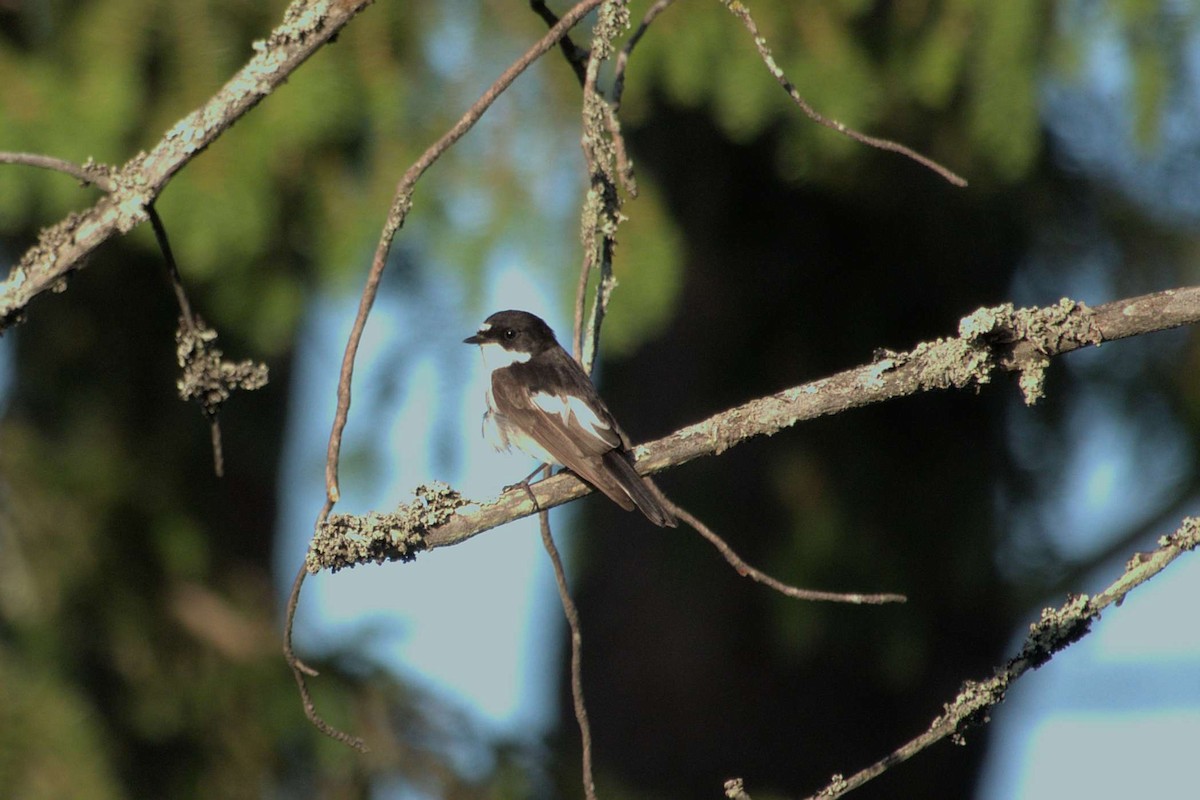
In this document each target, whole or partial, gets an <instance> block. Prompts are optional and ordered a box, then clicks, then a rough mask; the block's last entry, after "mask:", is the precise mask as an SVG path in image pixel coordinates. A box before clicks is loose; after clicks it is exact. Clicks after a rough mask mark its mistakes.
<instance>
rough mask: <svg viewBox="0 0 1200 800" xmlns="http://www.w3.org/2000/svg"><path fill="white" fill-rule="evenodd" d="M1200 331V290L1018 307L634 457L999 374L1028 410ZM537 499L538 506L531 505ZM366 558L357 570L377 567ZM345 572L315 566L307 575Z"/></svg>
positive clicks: (717, 445)
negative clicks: (1092, 371) (1057, 381)
mask: <svg viewBox="0 0 1200 800" xmlns="http://www.w3.org/2000/svg"><path fill="white" fill-rule="evenodd" d="M1196 322H1200V286H1192V287H1185V288H1180V289H1170V290H1167V291H1163V292H1157V293H1154V294H1148V295H1143V296H1141V297H1135V298H1131V299H1128V300H1119V301H1116V302H1113V303H1106V304H1104V305H1102V306H1097V307H1095V308H1091V307H1089V306H1086V305H1084V304H1083V303H1079V302H1076V301H1073V300H1067V299H1064V300H1061V301H1059V302H1058V303H1056V304H1054V305H1051V306H1046V307H1042V308H1023V309H1015V308H1013V306H1012V305H1011V304H1005V305H1001V306H996V307H993V308H982V309H979V310H977V311H975V312H974V313H972V314H970V315H969V316H967V317H965V318H964V319H963V320H962V321H961V323H960V325H959V335H958V336H955V337H952V338H945V339H938V340H937V341H934V342H924V343H921V344H919V345H917V346H916V347H915V348H913V349H912V350H910V351H908V352H904V353H898V352H890V351H881V352H879V353H877V355H876V359H875V360H874V361H872V362H871V363H869V364H864V365H863V366H860V367H855V368H854V369H849V370H846V371H844V372H840V373H838V374H836V375H832V376H830V377H828V378H823V379H821V380H817V381H813V382H811V383H805V384H801V385H799V386H794V387H792V388H790V389H785V390H783V391H781V392H777V393H776V394H773V395H769V396H767V397H761V398H758V399H755V400H751V401H749V402H747V403H743V404H742V405H740V406H736V407H734V408H731V409H728V410H726V411H722V412H721V413H719V414H715V415H713V416H712V417H709V418H708V419H706V420H703V421H701V422H697V423H696V424H694V425H689V426H687V427H685V428H682V429H680V430H678V431H676V432H675V433H672V434H671V435H669V436H666V437H663V438H662V439H658V440H656V441H653V442H648V443H646V444H643V445H640V446H638V447H636V448H634V453H635V456H636V458H637V467H638V471H639V472H642V473H644V474H653V473H656V472H661V471H662V470H665V469H668V468H670V467H674V466H678V465H680V464H684V463H686V462H688V461H691V460H692V459H694V458H700V457H701V456H711V455H719V454H720V453H723V452H725V451H726V450H728V449H729V448H731V447H734V446H736V445H738V444H740V443H741V442H744V441H746V440H747V439H751V438H753V437H756V436H770V435H773V434H775V433H778V432H779V431H781V430H783V429H784V428H788V427H791V426H792V425H795V424H796V423H797V422H801V421H803V420H809V419H815V418H817V417H822V416H827V415H830V414H836V413H839V412H842V411H846V410H848V409H852V408H859V407H862V406H867V405H872V404H874V403H880V402H883V401H885V400H890V399H893V398H896V397H903V396H906V395H911V394H916V393H918V392H923V391H929V390H932V389H948V388H960V389H961V388H967V387H975V388H978V387H981V386H983V385H985V384H988V383H990V382H991V381H992V377H993V376H994V375H995V374H996V373H998V372H1016V373H1018V375H1019V376H1020V378H1019V383H1020V386H1021V389H1022V391H1023V393H1024V395H1025V398H1026V401H1027V402H1030V403H1032V402H1035V401H1036V400H1037V398H1038V397H1040V396H1041V393H1042V391H1043V388H1042V384H1043V381H1044V377H1045V368H1046V364H1047V363H1048V360H1049V359H1050V358H1053V357H1054V356H1057V355H1061V354H1063V353H1069V352H1071V351H1073V350H1078V349H1079V348H1081V347H1085V346H1099V345H1100V344H1101V343H1103V342H1109V341H1112V340H1114V339H1122V338H1125V337H1129V336H1136V335H1140V334H1144V333H1150V332H1152V331H1161V330H1167V329H1169V328H1176V327H1179V326H1181V325H1188V324H1194V323H1196ZM589 492H591V487H589V486H588V485H587V484H585V483H584V482H583V481H581V480H579V479H578V478H576V477H575V476H574V475H572V474H570V473H560V474H558V475H555V476H554V477H552V478H549V479H547V480H543V481H539V482H537V483H535V484H533V485H532V486H530V487H529V491H528V492H527V491H525V490H524V489H523V488H522V489H519V490H512V491H509V492H506V493H505V494H503V495H501V496H500V497H499V498H497V499H495V500H493V501H490V502H487V503H482V504H480V503H464V502H461V498H457V500H456V501H455V502H456V506H455V507H454V508H453V509H451V510H452V513H451V514H450V515H449V516H448V517H447V519H446V521H445V522H444V523H441V524H439V525H437V526H434V527H430V528H426V529H424V530H423V531H420V532H419V533H415V534H414V535H416V536H418V538H419V542H420V543H419V546H418V547H417V549H432V548H435V547H447V546H450V545H453V544H458V543H459V542H462V541H465V540H466V539H469V538H471V537H472V536H475V535H477V534H479V533H482V532H484V531H486V530H489V529H491V528H495V527H496V526H498V525H502V524H504V523H505V522H510V521H512V520H514V519H519V518H521V517H526V516H529V515H530V514H533V513H535V512H536V511H537V510H538V509H539V508H552V507H554V506H557V505H562V504H563V503H567V502H570V501H571V500H575V499H577V498H579V497H582V496H584V495H585V494H588V493H589ZM535 499H536V502H537V506H536V507H535V505H534V500H535ZM373 560H375V559H374V558H368V559H365V560H364V561H360V562H357V563H365V562H366V561H373ZM335 563H336V566H338V567H342V566H349V565H350V564H349V563H348V562H330V563H325V562H323V561H321V559H320V557H319V555H318V556H316V557H312V558H310V561H309V565H308V566H309V569H311V570H319V569H324V568H330V567H333V566H335Z"/></svg>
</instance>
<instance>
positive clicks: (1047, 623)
mask: <svg viewBox="0 0 1200 800" xmlns="http://www.w3.org/2000/svg"><path fill="white" fill-rule="evenodd" d="M1198 545H1200V519H1197V518H1196V517H1188V518H1186V519H1184V520H1183V523H1182V525H1180V527H1179V529H1178V530H1176V531H1175V532H1174V533H1172V534H1171V535H1170V536H1164V537H1162V538H1161V539H1159V547H1158V549H1157V550H1154V551H1153V552H1150V553H1135V554H1134V555H1133V557H1132V558H1131V559H1130V560H1129V563H1128V564H1127V565H1126V567H1125V571H1124V573H1122V574H1121V576H1120V577H1119V578H1117V579H1116V580H1115V581H1113V582H1112V583H1111V584H1109V586H1108V587H1107V588H1106V589H1105V590H1104V591H1102V592H1101V593H1100V594H1098V595H1096V596H1095V597H1090V598H1089V597H1088V596H1087V595H1076V596H1072V597H1068V599H1067V601H1066V603H1064V604H1063V605H1062V607H1060V608H1058V609H1052V608H1047V609H1045V610H1043V611H1042V616H1041V619H1040V620H1038V621H1037V622H1035V623H1033V624H1032V625H1030V626H1029V636H1028V637H1027V638H1026V639H1025V643H1024V645H1023V646H1022V647H1021V652H1019V653H1018V654H1017V655H1016V656H1014V657H1013V658H1012V659H1010V660H1009V661H1008V663H1006V664H1005V665H1004V666H1002V667H999V668H997V669H996V671H995V673H994V674H993V675H992V677H991V678H988V679H987V680H985V681H978V682H976V681H967V682H966V683H965V684H964V685H963V687H962V689H961V690H960V691H959V693H958V696H957V697H955V698H954V700H953V701H951V702H949V703H947V704H946V705H945V707H944V711H943V713H942V715H941V716H939V717H938V718H937V719H935V720H934V721H933V724H931V725H930V726H929V729H928V730H927V731H925V732H924V733H922V734H921V735H920V736H918V737H916V738H915V739H913V740H911V741H909V742H907V743H905V744H904V745H902V746H901V747H899V748H897V749H896V750H894V751H893V752H892V753H890V754H889V755H887V756H885V757H884V758H881V759H880V760H879V761H876V762H875V763H874V764H872V765H871V766H869V767H867V768H866V769H864V770H861V771H859V772H857V773H855V774H853V775H851V776H850V777H849V778H844V777H842V776H841V775H834V776H833V779H832V780H831V781H830V782H829V784H828V785H827V786H826V787H825V788H823V789H822V790H821V791H819V792H817V793H816V794H814V795H812V796H811V797H810V798H809V800H818V798H834V797H841V796H842V795H844V794H846V793H847V792H850V791H852V790H854V789H857V788H858V787H859V786H862V785H863V784H864V783H866V782H867V781H869V780H871V779H872V778H876V777H878V776H879V775H881V774H882V773H884V772H886V771H887V770H888V769H890V768H891V767H894V766H896V765H897V764H900V763H902V762H904V761H907V760H908V759H910V758H912V757H913V756H914V755H916V754H917V753H919V752H921V751H922V750H924V749H925V748H927V747H929V746H930V745H931V744H933V743H935V742H939V741H941V740H942V739H945V738H946V737H951V739H953V740H955V741H957V742H959V743H960V744H961V743H962V742H963V741H964V739H963V735H964V733H965V732H966V731H967V730H969V729H970V728H972V727H974V726H976V725H983V724H986V723H987V722H989V721H990V718H989V716H988V715H989V712H990V711H991V709H992V707H993V706H995V705H997V704H999V703H1000V702H1001V701H1003V700H1004V696H1005V693H1006V692H1007V691H1008V689H1009V687H1010V686H1011V685H1012V683H1013V681H1015V680H1017V679H1018V678H1020V677H1021V676H1022V675H1024V674H1025V673H1026V672H1029V671H1030V670H1033V669H1037V668H1038V667H1040V666H1042V665H1043V664H1045V663H1046V662H1047V661H1049V660H1050V659H1051V658H1053V657H1054V655H1055V654H1057V653H1058V652H1060V651H1062V650H1063V649H1065V648H1066V647H1068V646H1069V645H1071V644H1073V643H1075V642H1077V641H1079V640H1080V639H1081V638H1083V637H1084V636H1086V635H1087V634H1088V633H1089V632H1090V630H1091V624H1092V622H1093V621H1094V620H1097V619H1099V618H1100V612H1102V611H1103V610H1104V609H1106V608H1108V607H1109V606H1110V605H1114V604H1115V605H1120V604H1121V601H1122V600H1124V599H1125V595H1127V594H1128V593H1129V592H1130V591H1132V590H1133V589H1135V588H1136V587H1138V586H1140V585H1141V584H1143V583H1145V582H1146V581H1147V580H1149V579H1150V578H1152V577H1154V576H1155V575H1157V574H1158V573H1160V572H1162V571H1163V570H1164V569H1166V567H1167V566H1168V565H1169V564H1170V563H1171V562H1173V561H1174V560H1175V559H1176V558H1178V557H1179V556H1181V555H1183V553H1185V552H1187V551H1189V550H1194V549H1195V548H1196V547H1197V546H1198Z"/></svg>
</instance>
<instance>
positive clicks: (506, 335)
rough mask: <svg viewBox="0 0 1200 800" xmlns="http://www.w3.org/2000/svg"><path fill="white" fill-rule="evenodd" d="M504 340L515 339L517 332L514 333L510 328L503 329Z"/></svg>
mask: <svg viewBox="0 0 1200 800" xmlns="http://www.w3.org/2000/svg"><path fill="white" fill-rule="evenodd" d="M504 338H505V339H515V338H517V332H516V331H514V330H513V329H512V328H505V329H504Z"/></svg>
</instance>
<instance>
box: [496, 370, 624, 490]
mask: <svg viewBox="0 0 1200 800" xmlns="http://www.w3.org/2000/svg"><path fill="white" fill-rule="evenodd" d="M496 377H497V376H495V375H493V381H492V394H493V397H494V399H495V402H496V405H497V407H498V408H500V409H502V411H503V413H504V415H505V416H506V417H508V420H509V422H510V423H511V424H513V425H515V426H516V427H517V428H519V429H520V430H521V431H522V432H524V433H525V434H527V435H528V436H530V437H531V438H532V439H534V440H535V441H536V442H537V443H538V444H539V445H541V446H542V447H543V448H544V449H545V450H546V452H548V453H549V454H550V455H552V456H553V457H554V459H555V460H556V461H558V463H560V464H562V465H563V466H564V467H566V468H567V469H569V470H571V471H572V472H574V473H575V474H576V475H578V476H579V477H581V478H583V479H584V480H585V481H587V482H588V483H590V484H592V485H593V486H595V487H596V488H597V489H599V490H600V491H602V492H604V494H606V495H608V497H609V498H611V499H612V500H613V502H615V503H616V504H617V505H619V506H621V507H622V508H624V509H625V510H626V511H630V510H632V509H633V507H634V504H633V501H632V500H630V498H629V493H628V492H627V491H626V490H625V489H623V488H622V487H621V484H620V482H619V481H618V480H617V479H616V477H615V476H614V475H613V474H612V472H611V470H610V469H609V468H608V467H607V466H606V465H605V463H604V460H603V457H604V454H605V453H607V452H609V451H610V450H616V449H619V448H621V447H622V441H621V437H620V435H618V433H617V432H616V430H615V425H614V424H613V423H612V422H611V417H609V416H608V413H607V410H606V409H604V408H603V407H599V408H597V407H595V406H594V405H592V404H591V403H589V402H587V401H586V400H585V399H583V398H582V397H580V396H578V395H574V394H566V395H562V394H553V393H551V392H548V391H534V392H529V391H528V390H527V389H526V388H525V387H524V386H522V385H521V384H520V383H518V382H514V381H506V380H496Z"/></svg>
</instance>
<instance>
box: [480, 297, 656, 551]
mask: <svg viewBox="0 0 1200 800" xmlns="http://www.w3.org/2000/svg"><path fill="white" fill-rule="evenodd" d="M463 343H464V344H474V345H479V350H480V353H481V354H482V356H483V362H484V366H485V367H486V368H487V369H488V370H490V371H491V376H490V381H489V385H488V389H487V411H486V412H485V413H484V415H483V435H484V438H485V439H487V440H489V441H490V442H491V443H492V445H493V446H494V447H495V448H496V449H497V450H509V451H511V449H512V448H513V447H514V446H515V447H516V448H517V449H519V450H521V451H523V452H525V453H526V454H528V455H530V456H532V457H533V458H535V459H537V460H538V461H540V462H541V463H542V464H548V465H558V466H563V467H566V468H567V469H569V470H571V472H574V473H575V474H576V475H578V476H579V477H580V478H582V479H583V480H585V481H587V482H588V483H590V484H591V485H592V486H594V487H595V488H597V489H599V490H600V491H601V492H603V493H604V494H606V495H607V496H608V497H609V499H611V500H612V501H613V502H614V503H616V504H617V505H619V506H620V507H621V508H623V509H625V510H626V511H632V510H633V509H634V508H637V509H639V510H640V511H641V512H642V513H643V514H644V515H645V516H646V518H647V519H648V520H650V521H651V522H653V523H654V524H655V525H657V526H659V527H660V528H661V527H670V528H674V527H676V519H675V515H674V514H672V513H671V512H670V511H668V510H667V509H666V508H665V507H664V506H663V504H662V502H661V501H660V500H659V499H658V495H656V494H655V492H654V490H653V489H651V487H650V484H649V482H648V481H647V480H646V479H645V478H643V477H642V476H641V475H638V473H637V471H636V470H635V469H634V467H633V456H632V454H631V453H630V446H629V439H628V438H627V437H626V436H625V433H624V431H622V430H621V428H620V426H619V425H617V421H616V419H614V418H613V415H612V412H610V411H609V410H608V406H606V405H605V404H604V401H603V400H602V399H601V398H600V394H599V393H598V392H597V391H596V387H595V386H594V385H592V381H591V379H590V378H589V377H588V375H587V373H586V372H584V371H583V368H582V367H580V366H579V363H578V362H576V361H575V359H573V358H572V357H571V356H570V355H569V354H568V353H567V351H566V350H563V348H562V346H561V345H559V343H558V339H557V338H555V336H554V331H553V330H551V328H550V326H549V325H547V324H546V323H545V321H543V320H542V319H541V318H540V317H538V316H536V315H534V314H531V313H529V312H528V311H517V310H512V309H509V310H507V311H497V312H496V313H495V314H492V315H491V316H490V317H488V318H487V319H486V320H484V322H483V324H482V325H480V326H479V330H478V331H477V332H476V333H475V335H474V336H468V337H467V338H466V339H463ZM531 477H532V476H531Z"/></svg>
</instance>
